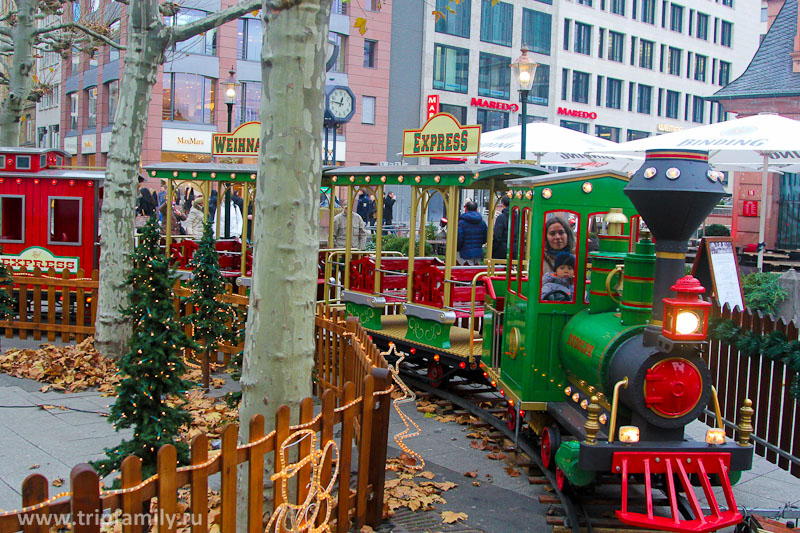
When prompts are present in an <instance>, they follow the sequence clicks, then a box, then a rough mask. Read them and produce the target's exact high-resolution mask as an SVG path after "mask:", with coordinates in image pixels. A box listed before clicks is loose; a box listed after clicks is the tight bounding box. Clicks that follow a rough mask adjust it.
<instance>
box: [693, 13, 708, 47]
mask: <svg viewBox="0 0 800 533" xmlns="http://www.w3.org/2000/svg"><path fill="white" fill-rule="evenodd" d="M695 33H696V35H695V36H696V37H697V38H698V39H703V40H704V41H707V40H708V15H706V14H705V13H697V31H696V32H695Z"/></svg>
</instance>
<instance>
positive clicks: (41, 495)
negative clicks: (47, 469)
mask: <svg viewBox="0 0 800 533" xmlns="http://www.w3.org/2000/svg"><path fill="white" fill-rule="evenodd" d="M48 485H49V483H48V482H47V478H46V477H44V476H43V475H41V474H31V475H29V476H28V477H26V478H25V481H23V482H22V506H23V507H29V506H31V505H36V504H37V503H41V502H43V501H45V500H47V494H48V492H47V487H48ZM47 511H48V509H47V507H46V506H45V507H42V508H41V509H39V510H37V511H32V512H30V513H28V514H30V515H40V516H42V517H46V516H47V514H48V513H47ZM49 530H50V528H49V527H48V526H47V523H46V522H45V521H42V523H41V524H37V523H36V521H35V520H34V521H32V522H31V523H30V525H27V526H25V527H24V531H25V533H47V532H48V531H49Z"/></svg>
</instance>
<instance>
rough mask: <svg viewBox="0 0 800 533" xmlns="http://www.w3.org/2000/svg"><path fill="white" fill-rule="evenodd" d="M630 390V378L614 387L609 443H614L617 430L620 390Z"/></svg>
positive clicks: (625, 378) (609, 423) (618, 382)
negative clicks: (623, 388)
mask: <svg viewBox="0 0 800 533" xmlns="http://www.w3.org/2000/svg"><path fill="white" fill-rule="evenodd" d="M622 387H625V388H626V389H627V388H628V376H625V377H624V378H623V379H621V380H620V381H617V383H616V384H615V385H614V397H613V398H612V400H611V420H609V421H608V443H609V444H611V443H612V442H614V432H615V431H616V430H617V408H618V407H619V389H620V388H622Z"/></svg>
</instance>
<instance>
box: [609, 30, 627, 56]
mask: <svg viewBox="0 0 800 533" xmlns="http://www.w3.org/2000/svg"><path fill="white" fill-rule="evenodd" d="M624 48H625V35H623V34H622V33H617V32H615V31H609V32H608V59H609V60H611V61H617V62H619V63H622V56H623V55H624V54H623V52H624Z"/></svg>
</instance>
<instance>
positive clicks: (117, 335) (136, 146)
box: [95, 0, 168, 358]
mask: <svg viewBox="0 0 800 533" xmlns="http://www.w3.org/2000/svg"><path fill="white" fill-rule="evenodd" d="M128 13H129V15H130V24H131V31H130V32H129V34H128V35H129V38H128V52H127V53H126V54H125V67H124V70H123V75H122V79H123V83H121V84H120V91H119V104H118V106H119V107H118V109H117V115H116V119H115V122H114V129H113V130H112V133H111V144H110V146H109V151H108V165H107V167H106V179H105V183H104V193H103V209H102V214H101V217H100V236H101V237H100V247H101V254H100V281H99V287H98V297H97V319H96V322H95V347H96V348H97V350H98V351H99V352H100V353H102V354H103V355H106V356H108V357H112V358H118V357H121V356H122V355H123V354H124V352H125V349H126V346H127V343H128V339H130V336H131V325H130V324H129V323H128V321H127V319H125V318H124V317H123V316H122V315H121V314H120V309H121V308H123V307H125V306H127V301H128V287H127V286H126V284H125V280H126V278H127V277H128V274H129V272H130V270H131V264H130V257H131V255H132V254H133V235H134V228H133V220H134V216H133V212H134V207H135V202H136V188H137V184H138V171H139V162H140V161H141V154H142V145H143V141H144V133H145V128H146V127H147V112H148V107H149V105H150V98H151V96H152V93H153V85H155V83H156V80H157V75H158V66H159V65H160V64H161V63H162V62H163V57H164V50H165V48H166V45H167V42H168V33H167V27H166V26H165V25H164V24H163V23H162V22H161V19H160V17H159V14H158V1H157V0H138V1H137V2H136V7H133V6H131V7H130V8H129V10H128Z"/></svg>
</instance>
